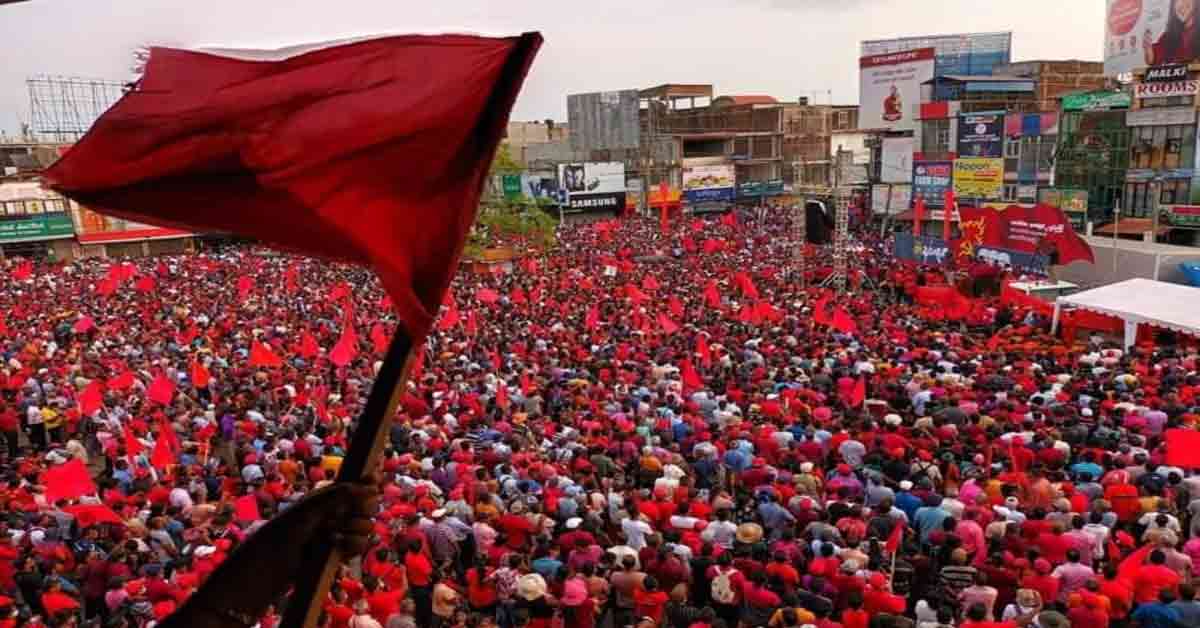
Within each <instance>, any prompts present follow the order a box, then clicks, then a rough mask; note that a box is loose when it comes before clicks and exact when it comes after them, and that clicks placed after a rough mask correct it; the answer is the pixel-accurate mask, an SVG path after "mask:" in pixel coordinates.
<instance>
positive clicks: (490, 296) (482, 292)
mask: <svg viewBox="0 0 1200 628" xmlns="http://www.w3.org/2000/svg"><path fill="white" fill-rule="evenodd" d="M475 299H476V300H478V301H479V302H480V303H484V304H487V305H493V304H495V303H496V302H497V301H499V300H500V293H498V292H496V291H495V290H492V289H491V288H480V289H479V290H477V291H476V292H475Z"/></svg>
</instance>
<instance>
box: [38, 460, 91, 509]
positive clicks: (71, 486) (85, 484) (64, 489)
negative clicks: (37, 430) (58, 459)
mask: <svg viewBox="0 0 1200 628" xmlns="http://www.w3.org/2000/svg"><path fill="white" fill-rule="evenodd" d="M42 483H43V484H45V485H46V503H49V504H53V503H54V502H57V501H58V500H60V499H75V498H77V497H82V496H84V495H94V494H96V484H95V482H92V476H91V475H89V474H88V470H87V467H86V466H84V464H83V461H82V460H80V459H78V458H72V459H71V460H70V461H69V462H64V463H63V464H60V465H58V466H57V467H53V468H51V469H47V470H46V473H45V475H44V476H43V477H42Z"/></svg>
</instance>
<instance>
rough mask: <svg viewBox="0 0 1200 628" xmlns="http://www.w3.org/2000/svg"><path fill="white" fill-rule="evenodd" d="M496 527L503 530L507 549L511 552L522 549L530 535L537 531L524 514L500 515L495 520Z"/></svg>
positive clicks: (510, 513)
mask: <svg viewBox="0 0 1200 628" xmlns="http://www.w3.org/2000/svg"><path fill="white" fill-rule="evenodd" d="M496 527H498V528H500V529H502V530H504V534H505V536H507V537H508V543H507V545H508V548H509V549H511V550H521V549H523V548H524V547H525V544H526V542H527V541H528V539H529V537H530V535H532V534H533V533H534V532H536V531H537V528H535V527H534V525H533V522H531V521H530V520H529V519H528V518H527V517H526V516H525V515H524V514H521V513H516V512H508V513H505V514H503V515H500V517H499V519H497V520H496Z"/></svg>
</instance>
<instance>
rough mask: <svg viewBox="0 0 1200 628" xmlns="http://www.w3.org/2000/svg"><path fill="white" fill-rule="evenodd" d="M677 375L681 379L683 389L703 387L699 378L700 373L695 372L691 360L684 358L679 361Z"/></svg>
mask: <svg viewBox="0 0 1200 628" xmlns="http://www.w3.org/2000/svg"><path fill="white" fill-rule="evenodd" d="M679 376H680V379H682V380H683V388H684V390H699V389H701V388H704V381H703V380H701V379H700V374H699V373H697V372H696V367H695V366H693V365H692V361H691V360H684V361H683V362H680V363H679Z"/></svg>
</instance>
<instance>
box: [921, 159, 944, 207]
mask: <svg viewBox="0 0 1200 628" xmlns="http://www.w3.org/2000/svg"><path fill="white" fill-rule="evenodd" d="M953 186H954V162H952V161H918V162H916V163H914V164H913V172H912V196H913V198H917V197H918V196H919V197H921V198H923V199H925V206H926V207H929V208H940V207H944V206H945V204H946V191H947V190H949V189H951V188H952V187H953Z"/></svg>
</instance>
